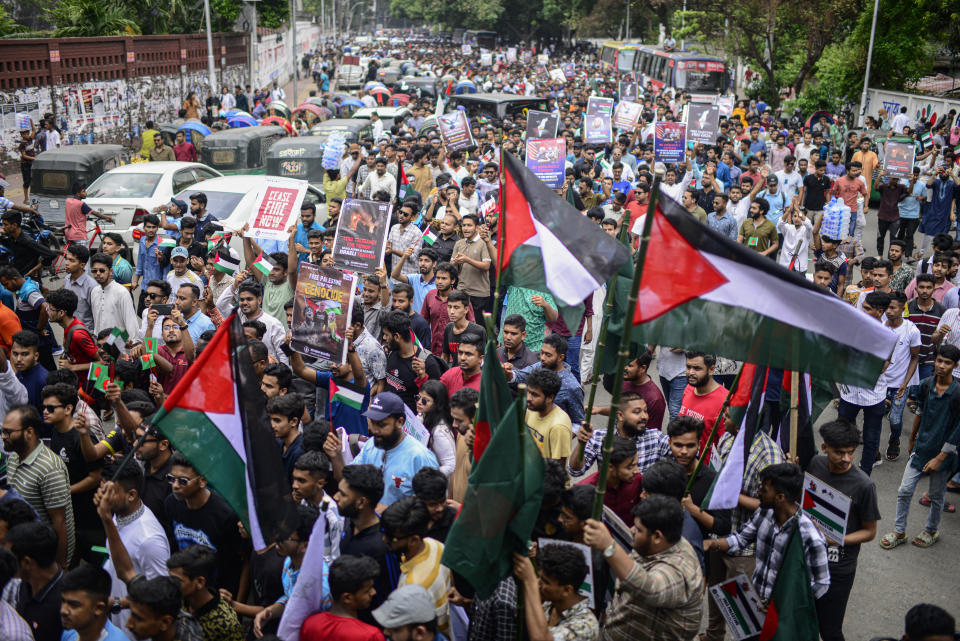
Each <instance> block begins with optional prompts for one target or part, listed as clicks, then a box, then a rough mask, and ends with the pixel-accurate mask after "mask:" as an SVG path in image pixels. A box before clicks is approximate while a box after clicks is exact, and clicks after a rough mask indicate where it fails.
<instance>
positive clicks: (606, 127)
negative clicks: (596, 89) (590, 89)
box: [583, 97, 613, 144]
mask: <svg viewBox="0 0 960 641" xmlns="http://www.w3.org/2000/svg"><path fill="white" fill-rule="evenodd" d="M612 119H613V98H596V97H591V98H590V99H589V100H587V113H586V116H585V117H584V121H583V123H584V124H583V130H584V142H587V143H590V144H607V143H609V142H610V141H611V140H612V139H613V125H612Z"/></svg>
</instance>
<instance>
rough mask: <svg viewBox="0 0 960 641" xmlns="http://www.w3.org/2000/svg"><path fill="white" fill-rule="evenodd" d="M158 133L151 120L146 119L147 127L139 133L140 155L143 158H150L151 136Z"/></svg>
mask: <svg viewBox="0 0 960 641" xmlns="http://www.w3.org/2000/svg"><path fill="white" fill-rule="evenodd" d="M158 133H160V132H159V131H157V130H156V129H154V127H153V121H152V120H148V121H147V128H146V129H144V130H143V132H142V133H141V134H140V157H141V158H143V159H144V160H150V150H151V149H153V137H154V136H156V135H157V134H158Z"/></svg>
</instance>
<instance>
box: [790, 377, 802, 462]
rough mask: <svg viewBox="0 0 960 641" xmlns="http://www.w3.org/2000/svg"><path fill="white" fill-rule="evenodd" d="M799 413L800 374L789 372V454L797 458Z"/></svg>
mask: <svg viewBox="0 0 960 641" xmlns="http://www.w3.org/2000/svg"><path fill="white" fill-rule="evenodd" d="M799 413H800V372H798V371H796V370H794V371H792V372H790V454H791V455H792V456H793V457H794V458H796V456H797V423H798V422H799V418H800V417H799Z"/></svg>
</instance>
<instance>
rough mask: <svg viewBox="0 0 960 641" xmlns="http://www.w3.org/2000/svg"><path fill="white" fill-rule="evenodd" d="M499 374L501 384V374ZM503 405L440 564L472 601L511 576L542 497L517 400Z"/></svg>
mask: <svg viewBox="0 0 960 641" xmlns="http://www.w3.org/2000/svg"><path fill="white" fill-rule="evenodd" d="M492 346H493V343H492V342H488V343H487V358H486V360H487V361H488V362H491V361H492V367H494V368H497V369H499V368H500V364H499V361H498V360H497V359H496V356H495V355H494V356H493V357H492V358H491V357H490V353H491V351H492V349H493V347H492ZM484 367H485V368H487V367H491V365H487V364H486V363H485V364H484ZM490 373H491V372H490V370H489V369H488V370H487V371H486V372H484V375H485V377H486V375H488V374H490ZM499 378H500V379H502V380H503V382H505V379H504V377H503V373H502V372H501V373H500V374H499ZM491 385H498V384H497V383H494V382H493V381H491V380H490V379H486V380H484V381H483V383H482V384H481V392H480V394H481V400H480V403H481V407H482V406H483V403H484V388H485V387H489V386H491ZM504 409H505V410H506V411H505V412H504V414H503V415H502V418H501V420H500V421H499V423H498V424H497V427H496V429H495V430H494V431H493V436H492V437H491V439H490V443H489V445H487V447H486V450H485V453H484V456H483V457H482V458H481V459H480V460H478V461H477V462H476V463H475V464H474V465H473V469H472V471H471V472H470V479H469V482H468V485H467V491H466V494H465V495H464V498H463V507H462V508H461V509H460V514H459V515H458V516H457V518H456V520H455V521H454V522H453V526H452V527H451V528H450V533H449V534H448V535H447V540H446V543H445V544H444V549H443V559H442V563H443V565H445V566H447V567H448V568H450V569H451V570H452V571H454V572H456V573H457V574H459V575H460V576H462V577H463V578H464V579H466V580H467V581H468V582H469V583H470V585H472V586H473V588H474V589H475V590H476V598H478V599H487V598H489V597H490V596H491V595H492V594H493V592H494V590H496V588H497V585H498V584H499V583H500V581H502V580H503V579H505V578H506V577H508V576H511V575H512V574H513V553H514V552H525V551H526V549H527V542H528V541H529V539H530V536H531V534H532V533H533V526H534V524H535V523H536V520H537V515H538V514H539V512H540V504H541V502H542V501H543V474H544V464H543V456H541V455H540V450H539V448H538V447H537V444H536V443H534V442H533V437H532V436H530V431H529V430H527V428H526V426H525V424H524V417H523V415H522V414H521V411H522V410H521V409H520V408H519V407H518V405H517V403H515V402H512V403H509V404H508V405H507V406H506V407H505V408H504ZM487 416H488V417H489V418H494V417H493V416H492V415H489V414H488V415H487ZM482 419H483V417H482V416H481V417H479V418H478V420H482ZM477 427H478V428H479V424H478V426H477ZM478 437H479V433H478ZM476 446H477V443H476V441H475V442H474V448H476Z"/></svg>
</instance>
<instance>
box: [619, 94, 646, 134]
mask: <svg viewBox="0 0 960 641" xmlns="http://www.w3.org/2000/svg"><path fill="white" fill-rule="evenodd" d="M642 113H643V105H642V104H640V103H639V102H630V101H629V100H621V101H620V102H618V103H617V107H616V109H614V110H613V126H614V127H616V128H617V129H623V130H624V131H633V130H634V129H636V127H637V123H638V122H640V115H641V114H642Z"/></svg>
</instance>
